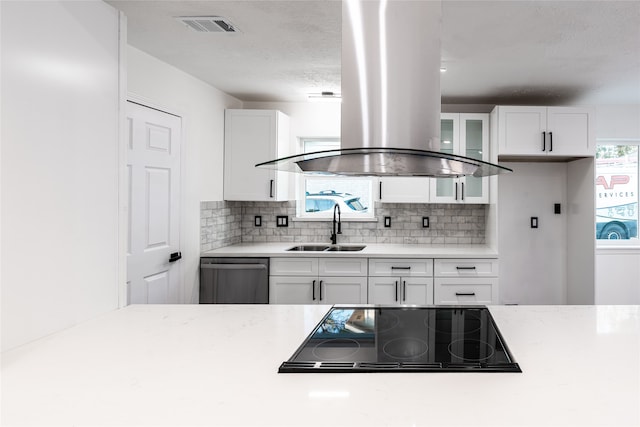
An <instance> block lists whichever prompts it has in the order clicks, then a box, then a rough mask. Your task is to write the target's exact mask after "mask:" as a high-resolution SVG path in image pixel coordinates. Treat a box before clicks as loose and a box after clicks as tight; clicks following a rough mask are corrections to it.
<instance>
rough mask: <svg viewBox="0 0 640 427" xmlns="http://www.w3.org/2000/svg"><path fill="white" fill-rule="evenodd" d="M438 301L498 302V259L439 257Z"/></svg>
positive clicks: (435, 290) (436, 272)
mask: <svg viewBox="0 0 640 427" xmlns="http://www.w3.org/2000/svg"><path fill="white" fill-rule="evenodd" d="M433 282H434V283H433V300H434V302H435V304H444V305H467V304H498V300H499V297H498V260H497V259H436V260H435V261H434V279H433Z"/></svg>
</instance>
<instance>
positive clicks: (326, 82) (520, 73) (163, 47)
mask: <svg viewBox="0 0 640 427" xmlns="http://www.w3.org/2000/svg"><path fill="white" fill-rule="evenodd" d="M107 3H109V4H111V5H113V6H114V7H116V8H118V9H120V10H122V11H123V12H124V13H125V15H126V16H127V20H128V41H129V43H130V44H131V45H132V46H134V47H136V48H138V49H140V50H142V51H145V52H147V53H149V54H151V55H153V56H155V57H157V58H159V59H161V60H163V61H165V62H167V63H169V64H172V65H174V66H175V67H177V68H179V69H182V70H184V71H185V72H187V73H189V74H192V75H194V76H196V77H198V78H199V79H201V80H204V81H206V82H208V83H209V84H211V85H213V86H215V87H217V88H219V89H221V90H222V91H224V92H227V93H229V94H231V95H233V96H235V97H237V98H239V99H241V100H244V101H302V100H306V94H307V93H310V92H320V91H327V90H328V91H334V92H339V91H340V44H341V41H340V39H341V16H340V15H341V3H340V1H328V0H321V1H312V0H289V1H270V0H261V1H245V0H235V1H216V0H210V1H167V0H163V1H155V0H151V1H130V0H120V1H107ZM196 15H218V16H224V17H225V18H227V19H228V20H229V21H231V22H232V23H233V24H234V25H235V26H237V28H238V29H239V30H240V31H239V32H238V33H236V34H224V33H198V32H195V31H193V30H191V29H189V28H187V27H186V26H184V25H183V24H181V23H179V22H178V21H176V20H175V19H174V17H176V16H196ZM442 63H443V65H444V66H445V67H446V68H447V72H446V73H443V74H442V79H441V91H442V102H443V103H445V104H448V103H464V104H545V105H560V104H569V103H590V104H591V103H592V104H629V103H635V104H640V0H631V1H615V0H606V1H586V0H585V1H539V0H538V1H483V0H476V1H447V0H445V1H443V5H442Z"/></svg>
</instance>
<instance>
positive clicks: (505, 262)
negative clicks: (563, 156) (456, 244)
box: [498, 162, 568, 304]
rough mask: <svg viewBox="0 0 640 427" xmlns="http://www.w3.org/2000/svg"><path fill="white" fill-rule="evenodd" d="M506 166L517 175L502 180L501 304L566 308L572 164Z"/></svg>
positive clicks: (499, 187)
mask: <svg viewBox="0 0 640 427" xmlns="http://www.w3.org/2000/svg"><path fill="white" fill-rule="evenodd" d="M502 164H503V165H504V166H506V167H508V168H511V169H513V171H514V173H512V174H506V175H499V177H498V180H499V185H498V200H499V203H498V218H499V222H500V227H499V233H498V247H499V253H500V302H501V303H505V304H566V303H567V218H568V216H567V186H566V183H567V163H506V162H505V163H502ZM554 203H561V209H562V214H560V215H556V214H554V209H553V208H554ZM531 217H538V228H537V229H532V228H531V226H530V219H531Z"/></svg>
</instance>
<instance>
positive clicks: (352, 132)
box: [256, 0, 511, 177]
mask: <svg viewBox="0 0 640 427" xmlns="http://www.w3.org/2000/svg"><path fill="white" fill-rule="evenodd" d="M440 21H441V3H440V2H439V1H433V0H428V1H416V0H343V2H342V125H341V132H342V134H341V149H340V150H331V151H322V152H317V153H312V154H300V155H295V156H290V157H286V158H282V159H276V160H272V161H269V162H264V163H260V164H258V165H256V166H258V167H271V168H275V169H278V170H285V171H291V172H315V173H323V174H336V175H357V176H432V177H458V176H464V175H473V176H489V175H496V174H499V173H502V172H509V171H511V170H510V169H507V168H505V167H502V166H499V165H495V164H491V163H487V162H483V161H479V160H476V159H472V158H468V157H462V156H455V155H450V154H444V153H439V152H438V150H439V149H440V27H441V22H440Z"/></svg>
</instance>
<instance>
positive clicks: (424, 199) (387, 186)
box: [378, 177, 429, 203]
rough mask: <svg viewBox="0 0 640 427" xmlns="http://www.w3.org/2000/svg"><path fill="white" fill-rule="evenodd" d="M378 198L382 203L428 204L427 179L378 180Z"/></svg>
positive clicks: (390, 178) (400, 178)
mask: <svg viewBox="0 0 640 427" xmlns="http://www.w3.org/2000/svg"><path fill="white" fill-rule="evenodd" d="M378 198H379V200H380V201H381V202H383V203H429V178H424V177H385V178H380V180H379V181H378Z"/></svg>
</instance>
